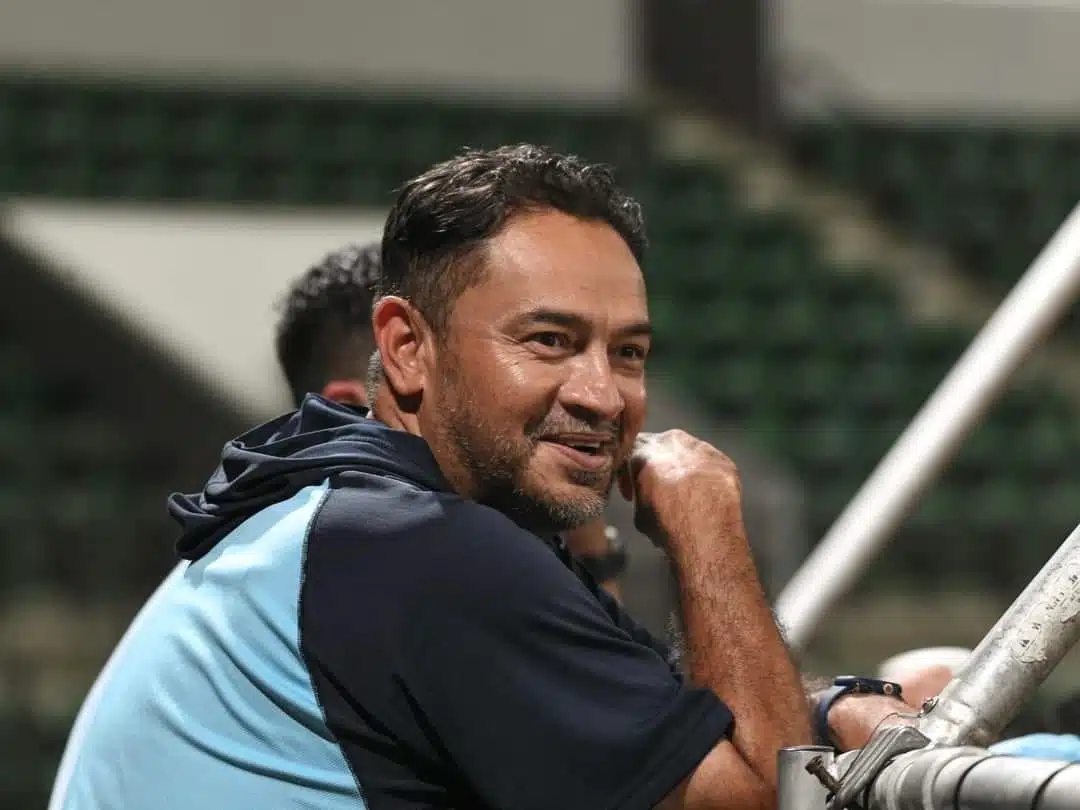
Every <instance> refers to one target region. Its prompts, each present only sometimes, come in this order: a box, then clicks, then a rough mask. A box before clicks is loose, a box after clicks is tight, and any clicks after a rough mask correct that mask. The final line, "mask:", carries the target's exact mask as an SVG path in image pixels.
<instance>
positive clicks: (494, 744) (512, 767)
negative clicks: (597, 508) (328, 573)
mask: <svg viewBox="0 0 1080 810" xmlns="http://www.w3.org/2000/svg"><path fill="white" fill-rule="evenodd" d="M421 538H422V539H421ZM373 560H376V561H377V562H375V563H374V568H375V569H376V570H378V571H381V572H382V573H381V574H380V575H378V576H379V578H380V581H381V585H379V586H376V587H379V588H381V590H380V593H382V595H383V598H384V600H385V603H384V604H382V606H381V609H382V610H383V611H384V613H385V614H386V616H395V617H396V618H394V619H392V620H391V623H392V626H393V632H385V631H386V628H387V623H386V622H385V621H384V622H382V626H383V629H384V632H383V633H382V635H381V637H380V645H381V646H380V648H379V649H378V650H369V651H368V653H369V657H368V659H367V660H368V661H369V662H370V656H371V655H379V656H382V655H385V656H387V658H386V660H387V661H389V662H392V664H391V667H390V668H391V669H392V670H393V678H394V679H395V680H396V681H397V682H399V683H400V685H401V689H402V691H403V692H404V693H405V694H407V696H408V697H407V699H408V702H409V705H410V709H411V711H412V712H413V713H414V715H415V719H416V723H417V725H418V727H420V729H421V731H422V733H423V735H424V736H425V737H426V738H427V739H434V740H435V741H436V742H437V747H438V748H439V750H441V751H444V752H445V755H446V757H447V758H448V760H449V761H450V762H451V763H452V765H453V768H454V769H455V771H456V772H457V774H456V775H457V777H458V778H460V780H461V781H462V782H463V783H465V784H467V785H468V788H469V792H470V793H472V794H474V795H476V796H477V797H478V798H480V799H481V800H482V801H483V803H484V804H486V805H488V806H492V807H499V808H503V809H504V810H518V809H520V810H531V809H532V808H536V810H551V808H553V807H558V808H562V809H563V810H577V809H578V808H580V809H581V810H597V808H612V810H615V809H616V808H618V809H619V810H623V809H626V810H631V809H633V810H648V808H652V807H653V806H654V805H656V804H657V803H658V802H659V801H660V800H661V799H663V798H664V797H665V796H666V795H667V794H668V793H670V792H671V791H672V790H673V789H674V788H675V787H676V786H677V785H678V784H679V782H681V781H682V779H683V778H685V777H686V776H687V775H689V773H690V772H691V771H692V770H693V769H694V768H695V767H696V766H697V764H698V763H699V762H700V761H701V760H702V759H704V757H705V756H706V755H707V754H708V753H709V751H710V750H711V749H712V748H713V747H714V746H715V745H716V744H717V743H719V742H720V741H721V740H722V739H724V737H725V735H726V734H727V733H728V732H729V729H730V727H731V723H732V716H731V712H730V711H729V710H728V708H727V707H726V706H725V705H724V704H723V703H722V702H721V701H720V700H719V699H718V698H717V697H716V696H715V695H714V694H713V693H712V692H711V691H709V690H707V689H701V688H697V687H694V686H693V685H691V684H690V683H689V682H687V681H686V680H685V679H683V678H682V677H681V676H680V675H678V674H677V673H675V672H673V671H672V669H671V668H670V666H669V665H668V662H667V661H666V660H665V659H664V656H663V649H662V645H659V644H655V645H654V644H651V643H645V642H644V640H643V639H642V638H640V637H635V636H636V635H637V632H636V631H635V630H634V629H632V628H630V627H629V626H626V627H624V626H620V624H619V623H617V622H616V621H615V620H613V617H612V616H611V615H610V614H609V613H608V611H607V610H606V609H605V606H604V605H602V604H601V602H600V601H599V600H598V599H597V598H596V596H595V595H594V594H593V593H591V592H590V590H589V588H588V587H587V586H586V585H585V584H584V583H583V582H581V581H580V580H579V579H578V578H577V577H576V576H575V575H574V573H573V572H572V571H571V570H570V569H568V568H567V567H566V566H565V565H564V564H563V563H562V561H560V559H559V558H558V556H556V554H555V553H553V551H552V550H551V548H549V547H548V546H547V545H546V544H545V543H544V542H543V541H542V540H540V539H539V538H538V537H536V536H535V535H533V534H530V533H528V532H525V531H523V530H521V529H519V528H517V527H516V526H515V525H514V524H513V523H512V522H510V521H509V520H508V519H506V518H505V517H504V516H502V515H501V514H499V513H497V512H495V511H493V510H488V509H485V508H483V507H479V506H476V505H474V504H469V503H465V502H460V501H458V502H456V503H450V504H446V505H444V506H443V507H442V508H441V509H440V510H439V515H438V517H437V518H436V519H433V520H431V521H426V520H422V519H417V520H416V521H415V525H413V526H412V527H411V528H410V529H409V530H408V531H407V532H406V533H405V535H403V536H401V537H398V538H397V539H396V540H395V541H393V542H384V546H383V548H382V549H380V551H379V553H378V554H376V555H372V556H370V558H369V559H368V560H367V564H368V569H367V570H366V571H364V572H363V573H362V574H361V579H365V580H366V579H368V578H374V577H376V576H377V575H376V573H375V570H373V569H372V567H371V566H372V561H373ZM399 567H400V568H399ZM404 568H408V571H409V573H408V575H407V576H406V575H404V574H403V572H402V569H404ZM312 573H313V572H311V571H309V576H311V574H312ZM337 576H338V579H339V580H340V577H341V576H343V574H342V573H341V572H340V571H339V572H338V574H337ZM390 583H393V586H392V587H391V585H390ZM352 590H353V591H354V592H356V593H358V594H359V593H360V592H363V591H365V589H363V588H359V587H357V586H356V585H355V584H354V586H353V589H352ZM333 598H334V599H335V600H338V601H337V604H336V605H335V606H334V607H333V611H332V612H333V613H335V614H336V615H342V614H343V613H346V614H347V613H349V612H350V611H348V610H344V611H343V605H342V601H347V600H348V599H349V598H350V597H349V595H348V593H347V592H346V591H345V589H340V590H339V591H338V592H337V593H336V594H335V596H334V597H333ZM359 598H361V599H370V596H368V597H363V596H361V597H359ZM356 607H357V610H356V611H355V612H354V613H355V615H357V616H361V615H368V616H370V614H371V611H372V610H375V609H377V608H376V605H375V603H373V602H371V601H365V602H364V604H363V605H360V604H358V605H356ZM330 612H331V611H329V610H328V611H327V613H330ZM307 621H308V623H309V624H311V623H313V622H317V621H318V618H317V617H316V618H314V619H313V618H311V617H310V616H309V618H308V619H307ZM633 627H634V628H636V624H635V625H633ZM322 637H324V638H329V637H330V636H329V635H327V634H326V633H323V634H322ZM344 638H346V636H342V639H344ZM323 648H324V649H323V652H322V654H321V655H320V665H321V666H324V667H328V668H329V669H330V670H332V671H331V672H330V673H329V677H330V678H332V679H333V680H334V681H335V682H336V684H337V690H338V691H339V692H344V693H345V694H346V695H347V696H348V695H349V693H351V692H357V693H356V694H352V695H351V697H347V699H346V700H347V702H348V701H356V702H363V701H364V700H365V696H364V695H363V694H359V691H360V690H363V689H365V688H368V689H371V688H373V687H372V684H371V681H370V673H368V674H364V673H360V672H357V673H353V672H351V671H350V666H352V665H351V664H348V663H347V662H346V659H347V657H341V656H338V655H337V653H336V652H335V651H334V650H331V649H328V648H327V645H326V644H325V643H324V644H323ZM353 658H354V659H355V656H353ZM336 659H340V661H341V662H346V663H340V662H338V663H335V661H336ZM369 668H370V667H369ZM376 711H377V710H376ZM358 776H359V777H360V780H361V781H363V776H362V774H360V775H358Z"/></svg>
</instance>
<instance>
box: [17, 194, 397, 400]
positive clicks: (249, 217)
mask: <svg viewBox="0 0 1080 810" xmlns="http://www.w3.org/2000/svg"><path fill="white" fill-rule="evenodd" d="M384 216H385V214H384V213H383V212H377V211H368V210H360V211H343V210H340V209H335V210H334V211H332V212H328V213H322V214H320V213H318V212H312V211H310V210H305V211H303V212H292V211H270V210H260V209H243V208H236V207H230V208H223V209H221V210H214V209H212V208H210V209H208V208H206V207H202V206H200V207H186V206H182V205H147V204H140V205H139V206H137V207H131V206H125V205H109V204H103V203H56V202H37V201H16V202H11V203H10V204H8V205H7V206H5V207H4V208H3V209H0V230H3V232H4V233H5V235H6V236H7V237H9V238H11V239H13V240H14V241H15V242H16V243H18V244H19V245H20V246H22V247H24V248H25V249H27V250H29V251H31V252H33V253H34V254H36V255H37V256H39V257H40V258H41V259H43V263H44V265H45V266H47V267H50V268H53V269H55V271H56V272H58V273H62V274H63V275H64V277H65V278H66V279H67V280H68V281H69V282H70V283H71V284H73V285H75V286H76V287H77V288H78V289H79V290H81V291H83V293H84V294H86V295H87V296H89V297H90V298H92V299H93V300H95V301H98V302H99V303H101V304H103V305H104V306H105V307H106V308H107V309H108V310H109V311H111V312H112V313H114V314H115V315H118V316H120V317H121V318H123V319H124V320H127V321H129V322H130V323H133V324H134V325H135V327H136V328H137V329H138V330H140V331H141V332H142V333H143V334H144V335H145V337H146V340H148V341H151V342H153V343H154V344H156V345H157V346H158V347H159V348H160V349H162V350H163V351H164V352H165V353H166V354H168V355H171V356H172V357H174V358H176V359H177V360H179V361H180V362H181V363H182V364H184V365H185V366H186V367H187V368H188V369H190V370H191V371H192V373H193V374H195V375H196V376H197V377H198V378H200V379H201V380H202V381H203V382H204V383H205V384H206V385H207V386H208V387H209V388H210V389H211V390H214V391H217V392H218V393H219V394H220V395H222V396H224V397H226V398H228V399H229V400H230V401H232V402H233V403H235V404H236V405H238V406H240V407H241V408H242V409H244V410H246V411H247V412H249V413H252V414H253V415H256V416H259V417H269V416H273V415H275V414H277V413H280V412H282V411H284V410H286V409H287V406H288V404H289V398H288V392H287V389H286V387H285V384H284V381H283V379H282V378H281V375H280V373H279V372H278V369H277V363H276V360H275V358H274V353H273V346H272V340H273V331H274V324H275V322H276V313H275V304H276V303H277V301H278V300H279V298H280V296H281V294H282V292H283V291H284V290H285V288H286V287H287V286H288V284H289V282H290V281H292V280H293V279H294V278H296V277H297V276H298V275H299V274H300V273H302V272H303V271H304V270H305V269H307V268H308V267H309V266H310V265H312V264H313V263H315V262H316V261H318V260H319V259H320V258H321V257H322V256H323V255H324V254H326V253H327V252H328V251H329V250H333V249H334V248H336V247H339V246H341V245H344V244H346V243H347V242H350V241H358V242H366V241H368V240H372V239H377V238H378V237H379V236H380V235H381V233H382V223H383V219H384ZM43 317H47V313H43Z"/></svg>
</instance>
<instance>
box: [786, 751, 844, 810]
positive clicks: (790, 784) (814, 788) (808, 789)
mask: <svg viewBox="0 0 1080 810" xmlns="http://www.w3.org/2000/svg"><path fill="white" fill-rule="evenodd" d="M819 757H820V758H821V761H822V764H823V765H824V766H825V767H830V766H831V765H832V764H833V749H831V748H829V747H827V746H824V745H799V746H795V747H793V748H781V749H780V751H779V752H778V753H777V760H776V764H777V773H778V779H779V781H778V784H777V794H778V798H779V801H778V802H777V810H825V807H826V804H827V800H828V798H829V794H828V791H827V790H826V789H825V786H824V785H822V784H821V782H820V781H819V780H818V778H817V777H815V776H814V775H813V774H811V773H810V772H809V771H807V770H806V766H807V765H809V764H810V763H811V762H812V761H813V760H814V759H817V758H819Z"/></svg>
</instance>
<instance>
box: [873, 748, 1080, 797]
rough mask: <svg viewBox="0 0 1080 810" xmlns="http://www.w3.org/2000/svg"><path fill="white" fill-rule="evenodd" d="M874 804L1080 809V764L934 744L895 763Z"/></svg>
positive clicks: (883, 778) (878, 786) (878, 783)
mask: <svg viewBox="0 0 1080 810" xmlns="http://www.w3.org/2000/svg"><path fill="white" fill-rule="evenodd" d="M867 806H868V808H869V810H955V809H956V808H961V810H1032V808H1035V807H1038V810H1076V808H1078V807H1080V764H1075V763H1069V762H1059V761H1054V760H1041V759H1025V758H1022V757H1010V756H1003V755H995V754H990V753H988V752H987V751H985V750H983V749H979V748H930V749H923V750H921V751H914V752H912V753H910V754H904V755H903V756H901V757H898V758H897V759H896V760H894V761H893V762H892V763H890V764H889V765H888V766H887V767H886V768H885V770H884V771H883V772H882V774H881V775H880V776H879V777H878V778H877V779H876V780H875V781H874V784H873V785H872V786H871V787H870V790H869V801H868V802H867Z"/></svg>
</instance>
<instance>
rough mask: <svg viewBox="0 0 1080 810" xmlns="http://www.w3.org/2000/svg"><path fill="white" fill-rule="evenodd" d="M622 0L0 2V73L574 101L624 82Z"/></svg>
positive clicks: (612, 92) (626, 23) (614, 94)
mask: <svg viewBox="0 0 1080 810" xmlns="http://www.w3.org/2000/svg"><path fill="white" fill-rule="evenodd" d="M630 8H631V0H544V1H543V2H533V0H183V2H177V0H0V67H4V66H7V67H14V68H19V69H26V68H34V69H43V70H54V71H55V70H67V71H79V72H85V71H96V72H103V73H107V74H108V73H112V74H115V73H136V74H141V75H145V76H152V77H165V78H174V79H175V78H177V77H180V78H191V77H196V78H203V79H205V78H215V77H225V78H229V79H233V80H236V79H243V80H256V81H264V80H270V81H282V80H284V81H313V82H319V83H325V84H356V83H358V82H360V83H374V84H380V85H420V86H423V87H428V88H450V89H456V88H468V89H470V90H481V91H489V92H496V93H506V92H513V93H515V94H520V93H529V94H540V95H558V96H568V97H581V98H621V97H624V96H625V95H626V94H627V93H628V92H629V90H630V86H631V61H632V59H631V57H632V54H631V36H630V28H631V20H630Z"/></svg>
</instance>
